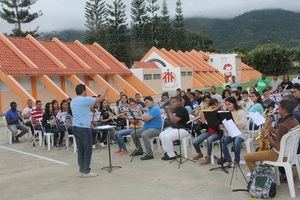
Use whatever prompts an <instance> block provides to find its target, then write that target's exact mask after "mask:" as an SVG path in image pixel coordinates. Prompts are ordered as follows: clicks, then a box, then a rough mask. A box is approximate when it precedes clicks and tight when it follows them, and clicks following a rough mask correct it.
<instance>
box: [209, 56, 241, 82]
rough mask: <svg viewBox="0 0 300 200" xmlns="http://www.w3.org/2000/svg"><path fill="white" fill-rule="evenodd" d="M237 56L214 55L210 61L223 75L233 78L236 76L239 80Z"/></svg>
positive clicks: (210, 57)
mask: <svg viewBox="0 0 300 200" xmlns="http://www.w3.org/2000/svg"><path fill="white" fill-rule="evenodd" d="M236 56H237V55H236V54H214V55H210V56H209V60H208V61H209V63H210V64H211V65H212V66H213V67H214V68H216V69H217V70H218V71H219V72H220V73H221V74H223V75H224V74H225V73H226V74H227V75H229V74H231V75H232V76H236V77H237V79H238V80H239V77H238V76H237V75H238V73H237V63H236ZM229 66H230V67H229ZM225 68H226V69H227V70H226V69H225Z"/></svg>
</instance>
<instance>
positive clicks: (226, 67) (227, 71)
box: [223, 63, 232, 78]
mask: <svg viewBox="0 0 300 200" xmlns="http://www.w3.org/2000/svg"><path fill="white" fill-rule="evenodd" d="M223 70H224V75H225V76H226V77H228V78H230V77H231V76H232V65H231V64H229V63H227V64H225V65H224V67H223Z"/></svg>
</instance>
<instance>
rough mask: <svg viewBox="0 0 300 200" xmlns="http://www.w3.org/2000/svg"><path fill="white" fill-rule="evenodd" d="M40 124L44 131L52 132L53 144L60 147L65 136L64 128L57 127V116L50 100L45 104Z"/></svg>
mask: <svg viewBox="0 0 300 200" xmlns="http://www.w3.org/2000/svg"><path fill="white" fill-rule="evenodd" d="M42 126H43V127H44V128H45V132H46V133H53V134H54V146H55V147H56V148H57V149H60V148H61V147H62V142H63V139H64V136H65V130H64V129H62V128H61V127H59V123H58V120H57V118H56V117H55V115H54V111H53V106H52V104H51V103H50V102H48V103H46V105H45V113H44V114H43V118H42ZM58 138H59V141H58Z"/></svg>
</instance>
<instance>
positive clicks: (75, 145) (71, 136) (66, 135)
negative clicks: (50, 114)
mask: <svg viewBox="0 0 300 200" xmlns="http://www.w3.org/2000/svg"><path fill="white" fill-rule="evenodd" d="M67 117H70V119H72V116H71V115H66V118H67ZM63 123H64V126H65V129H66V131H65V142H66V146H67V151H68V150H69V139H70V138H72V139H73V152H74V153H76V152H77V143H76V138H75V136H74V135H70V134H69V132H68V124H67V123H66V119H65V121H63Z"/></svg>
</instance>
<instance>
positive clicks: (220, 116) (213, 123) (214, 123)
mask: <svg viewBox="0 0 300 200" xmlns="http://www.w3.org/2000/svg"><path fill="white" fill-rule="evenodd" d="M203 114H204V116H205V119H206V121H207V124H208V125H209V126H210V127H213V128H215V129H216V130H218V133H217V134H220V135H221V133H220V126H221V125H222V121H223V120H224V119H226V120H229V119H233V117H232V114H231V112H227V111H219V112H218V111H204V112H203ZM223 137H224V134H223V135H222V137H221V138H220V141H219V142H220V154H221V161H222V162H221V166H219V167H213V168H211V169H209V171H215V170H222V171H223V172H225V173H226V174H229V172H228V170H227V168H228V167H225V166H224V159H223V148H222V140H223Z"/></svg>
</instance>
